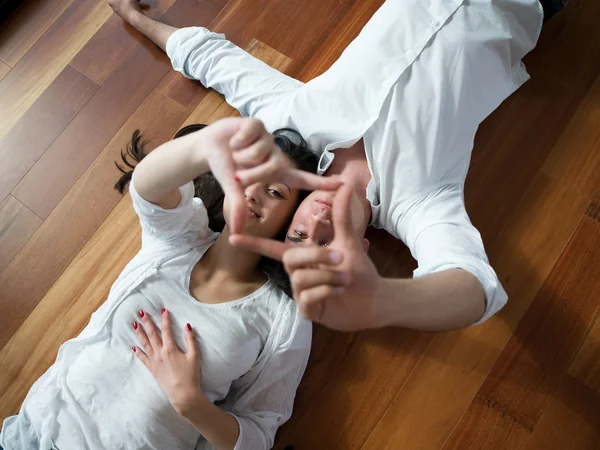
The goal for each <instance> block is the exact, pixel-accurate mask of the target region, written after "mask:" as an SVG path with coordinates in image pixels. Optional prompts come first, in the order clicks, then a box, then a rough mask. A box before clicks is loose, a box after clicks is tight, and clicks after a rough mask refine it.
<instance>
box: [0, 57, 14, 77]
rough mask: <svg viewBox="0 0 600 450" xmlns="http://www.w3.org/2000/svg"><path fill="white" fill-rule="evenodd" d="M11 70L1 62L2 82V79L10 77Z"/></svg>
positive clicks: (0, 73) (0, 74)
mask: <svg viewBox="0 0 600 450" xmlns="http://www.w3.org/2000/svg"><path fill="white" fill-rule="evenodd" d="M11 69H12V67H10V66H9V65H8V64H6V63H5V62H4V61H0V81H2V79H3V78H4V77H5V76H6V75H8V72H10V70H11Z"/></svg>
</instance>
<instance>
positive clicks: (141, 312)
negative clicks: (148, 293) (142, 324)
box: [138, 309, 144, 319]
mask: <svg viewBox="0 0 600 450" xmlns="http://www.w3.org/2000/svg"><path fill="white" fill-rule="evenodd" d="M138 314H139V316H140V317H141V318H142V319H143V318H144V311H142V310H141V309H140V310H139V311H138Z"/></svg>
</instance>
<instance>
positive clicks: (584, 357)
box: [568, 311, 600, 431]
mask: <svg viewBox="0 0 600 450" xmlns="http://www.w3.org/2000/svg"><path fill="white" fill-rule="evenodd" d="M599 312H600V311H599ZM568 373H569V375H570V376H572V377H573V378H574V379H575V380H577V381H579V382H580V383H582V384H584V385H585V386H587V387H588V388H589V389H592V390H593V391H596V393H597V394H598V395H600V317H599V318H597V319H596V322H595V324H594V326H593V327H592V329H591V331H590V333H589V334H588V336H587V337H586V338H585V341H584V342H583V345H582V346H581V348H580V349H579V353H578V354H577V357H576V358H575V361H573V364H572V365H571V367H570V368H569V371H568ZM597 398H598V399H600V397H597ZM599 431H600V429H599Z"/></svg>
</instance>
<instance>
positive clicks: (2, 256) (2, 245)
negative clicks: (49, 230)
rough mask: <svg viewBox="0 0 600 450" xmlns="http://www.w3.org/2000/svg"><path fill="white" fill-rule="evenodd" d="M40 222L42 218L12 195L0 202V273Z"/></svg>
mask: <svg viewBox="0 0 600 450" xmlns="http://www.w3.org/2000/svg"><path fill="white" fill-rule="evenodd" d="M41 224H42V219H40V218H39V217H38V216H36V215H35V214H33V213H32V212H31V211H30V210H28V209H27V208H25V206H23V204H22V203H21V202H19V201H18V200H17V199H16V198H14V197H13V196H12V195H9V196H8V197H6V199H4V201H3V202H2V203H0V273H2V271H3V270H4V269H5V268H6V266H8V264H9V263H10V262H11V261H12V259H13V258H14V257H15V255H16V254H17V253H18V252H19V250H21V248H22V247H23V245H25V243H26V242H27V241H28V240H29V238H30V237H31V235H32V234H33V233H34V232H35V230H37V229H38V228H39V226H40V225H41Z"/></svg>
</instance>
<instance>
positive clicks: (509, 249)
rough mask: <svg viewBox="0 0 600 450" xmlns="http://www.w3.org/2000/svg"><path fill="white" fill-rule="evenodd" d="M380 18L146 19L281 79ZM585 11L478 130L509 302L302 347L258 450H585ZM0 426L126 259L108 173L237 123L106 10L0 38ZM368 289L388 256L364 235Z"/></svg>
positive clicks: (590, 23)
mask: <svg viewBox="0 0 600 450" xmlns="http://www.w3.org/2000/svg"><path fill="white" fill-rule="evenodd" d="M381 3H382V0H303V1H298V0H230V1H227V0H152V2H151V5H152V8H151V9H150V14H151V15H152V16H153V17H156V18H159V17H162V19H163V20H164V21H166V22H168V23H170V24H172V25H176V26H189V25H203V26H207V27H209V28H211V29H213V30H215V31H218V32H224V33H226V34H227V36H228V38H229V39H231V40H232V41H233V42H235V43H237V44H238V45H240V46H241V47H244V48H247V49H248V51H250V52H251V53H252V54H254V55H256V56H257V57H259V58H261V59H263V60H265V61H266V62H267V63H269V64H271V65H273V66H274V67H277V68H278V69H280V70H282V71H285V72H286V73H287V74H289V75H291V76H294V77H297V78H299V79H301V80H303V81H307V80H309V79H311V78H313V77H315V76H316V75H318V74H320V73H322V72H323V71H324V70H326V69H327V67H329V66H330V65H331V63H332V62H333V61H334V60H335V59H336V58H337V57H338V56H339V55H340V53H341V52H342V50H343V49H344V47H345V46H346V45H347V44H348V43H349V42H350V41H351V40H352V39H353V38H354V37H355V36H356V35H357V33H358V31H359V30H360V29H361V27H362V26H363V25H364V24H365V23H366V22H367V20H368V19H369V17H370V16H371V15H372V14H373V13H374V11H375V10H376V9H377V8H378V7H379V6H380V4H381ZM599 21H600V2H599V1H598V0H571V1H570V4H569V5H568V7H567V8H566V10H565V11H564V12H563V13H562V14H561V15H559V16H557V17H556V18H555V19H553V20H552V21H551V22H550V23H549V24H548V26H547V27H546V28H545V29H544V31H543V33H542V38H541V40H540V43H539V45H538V48H537V49H536V50H534V52H532V54H530V55H529V56H528V57H527V59H526V64H527V67H528V69H529V71H530V73H531V74H532V80H531V81H530V82H529V83H527V84H526V85H525V86H524V87H523V88H522V89H520V90H519V91H518V92H517V93H516V94H515V95H514V96H513V97H511V98H510V99H509V100H507V101H506V102H505V104H503V106H502V107H501V108H500V109H499V110H497V111H496V112H494V114H493V115H492V116H491V117H490V118H489V119H488V120H487V121H486V122H485V123H484V124H483V125H482V126H481V128H480V131H479V133H478V135H477V139H476V146H475V150H474V153H473V163H472V167H471V171H470V174H469V177H468V180H467V188H466V197H467V198H466V201H467V206H468V211H469V212H470V215H471V218H472V220H473V222H474V223H475V225H476V226H477V227H478V228H479V230H480V231H481V233H482V235H483V239H484V242H485V245H486V247H487V249H488V253H489V256H490V259H491V261H492V264H493V266H494V267H495V268H496V270H497V272H498V274H499V276H500V278H501V280H502V282H503V284H504V286H505V288H506V290H507V291H508V293H509V296H510V300H509V304H508V305H507V307H506V308H504V309H503V310H502V312H501V313H499V314H498V315H497V316H495V317H493V318H492V319H491V320H489V321H487V322H485V323H484V324H483V325H481V326H477V327H472V328H469V329H466V330H463V331H459V332H451V333H439V334H431V333H419V332H414V331H407V330H394V329H388V330H382V331H366V332H360V333H354V334H341V333H335V332H332V331H329V330H326V329H323V328H320V327H315V337H314V347H313V352H312V357H311V361H310V365H309V368H308V370H307V372H306V376H305V378H304V381H303V383H302V385H301V388H300V390H299V393H298V397H297V401H296V408H295V412H294V415H293V418H292V419H291V421H290V422H289V423H288V424H286V425H285V426H284V427H283V428H282V429H281V431H280V433H279V435H278V440H277V445H276V448H278V449H283V448H285V447H286V446H287V445H292V446H293V447H294V448H295V449H296V450H301V449H310V450H312V449H343V450H346V449H365V450H379V449H410V450H413V449H434V450H437V449H442V448H443V449H450V448H456V449H461V450H463V449H487V448H489V449H494V450H496V449H501V448H504V449H510V450H513V449H558V450H563V449H577V450H579V449H596V450H597V449H600V294H599V292H600V223H599V221H600V195H599V194H598V192H599V189H600V28H598V22H599ZM0 80H1V81H0V139H1V141H0V318H1V319H0V320H1V326H0V349H1V351H0V367H1V369H0V419H3V418H4V417H6V416H8V415H11V414H14V413H16V412H17V411H18V408H19V405H20V404H21V402H22V400H23V398H24V396H25V394H26V392H27V390H28V389H29V387H30V386H31V384H32V383H33V382H34V381H35V380H36V379H37V378H38V377H39V376H40V375H41V374H42V373H43V372H44V371H45V370H46V368H47V367H48V366H49V365H50V364H52V362H53V360H54V358H55V357H56V352H57V349H58V346H59V345H60V343H62V342H64V341H65V340H66V339H69V338H71V337H72V336H74V335H75V334H77V333H78V332H79V331H80V330H81V329H82V328H83V327H84V326H85V324H86V322H87V320H88V318H89V316H90V314H91V312H92V311H94V310H95V309H96V308H97V307H98V305H99V304H101V303H102V302H103V301H104V299H105V298H106V296H107V293H108V290H109V288H110V286H111V284H112V282H113V281H114V280H115V278H116V277H117V275H118V273H119V272H120V271H121V269H122V268H123V267H124V265H125V264H126V263H127V261H128V260H129V259H130V258H131V257H132V256H133V255H134V254H135V253H136V251H137V250H138V248H139V245H140V240H139V230H138V225H137V221H136V217H135V215H134V214H133V212H132V209H131V207H130V201H129V199H128V197H125V198H123V199H121V197H120V196H119V195H118V194H117V193H116V192H115V191H113V189H112V185H113V184H114V182H115V180H116V178H117V176H118V173H117V171H116V169H115V168H114V165H113V161H114V160H115V159H116V158H117V155H118V154H119V151H120V149H121V148H123V146H124V145H125V143H126V141H127V138H128V137H129V136H130V134H131V132H132V130H134V129H135V128H141V129H142V130H144V132H145V133H146V134H147V137H148V138H149V139H151V141H152V143H153V145H158V144H160V143H162V142H164V141H165V140H167V139H168V138H169V137H170V136H172V134H173V133H174V132H175V131H176V130H177V129H178V128H179V127H180V126H181V125H182V124H184V123H186V122H192V121H201V122H212V121H214V120H216V119H217V118H219V117H223V116H227V115H231V114H233V113H234V111H233V110H232V109H231V108H229V107H228V106H227V105H226V104H224V103H223V100H222V98H221V97H219V96H218V95H217V94H215V93H214V92H209V91H207V90H205V89H203V88H202V87H201V86H200V85H198V84H196V83H194V82H192V81H189V80H186V79H184V78H183V77H181V76H180V75H178V74H176V73H174V72H173V71H172V70H171V69H170V65H169V62H168V59H167V58H166V57H165V55H163V54H162V53H161V52H160V51H159V50H158V49H156V48H155V47H154V46H153V45H152V44H150V43H149V42H148V41H147V40H145V39H144V38H142V37H141V36H140V35H139V34H137V33H136V32H135V31H134V30H132V29H131V28H129V27H128V26H125V25H124V24H123V23H122V21H121V20H120V19H119V18H118V17H116V16H115V15H113V14H112V12H111V10H110V8H109V7H108V6H107V5H106V4H105V1H104V0H52V1H33V0H32V1H29V2H26V3H25V5H24V6H23V7H22V8H21V9H19V10H18V11H17V12H16V13H15V14H14V15H13V16H12V17H11V19H10V20H9V21H8V22H7V23H5V24H3V25H1V26H0ZM370 237H371V238H372V240H373V245H372V250H371V254H372V257H373V259H374V260H375V261H376V263H377V266H378V268H379V269H380V272H381V273H382V274H383V275H385V276H409V275H410V273H411V271H412V270H413V269H414V267H415V263H414V261H412V259H411V257H410V255H409V253H408V251H407V250H406V248H405V247H404V246H403V245H402V244H401V243H399V242H397V241H394V240H393V239H392V238H391V237H390V236H388V235H386V234H385V233H370Z"/></svg>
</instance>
